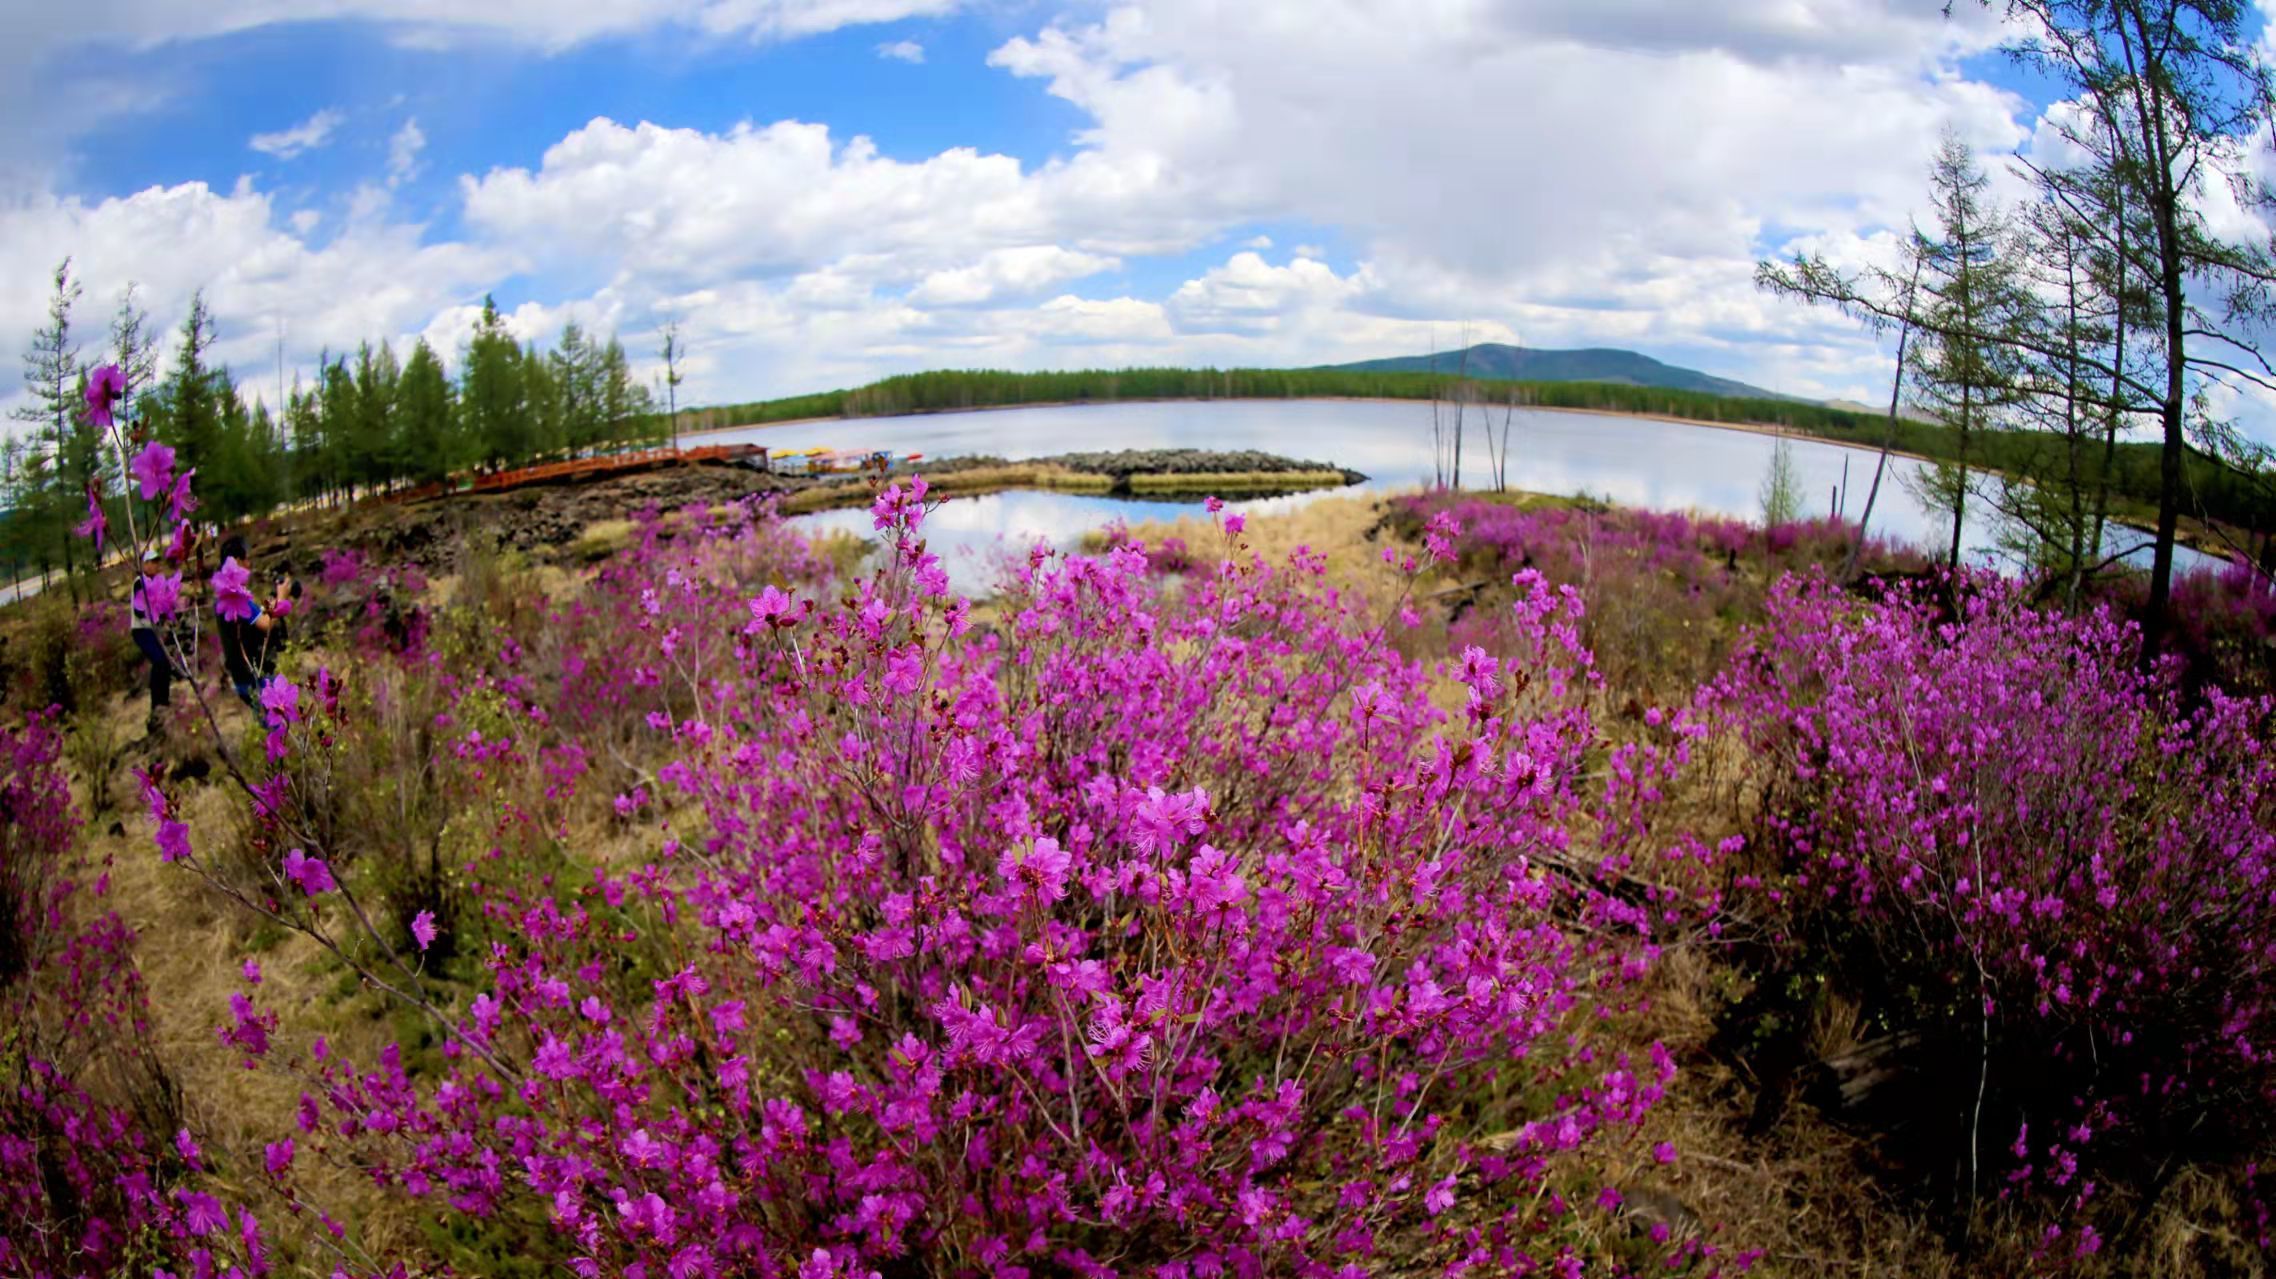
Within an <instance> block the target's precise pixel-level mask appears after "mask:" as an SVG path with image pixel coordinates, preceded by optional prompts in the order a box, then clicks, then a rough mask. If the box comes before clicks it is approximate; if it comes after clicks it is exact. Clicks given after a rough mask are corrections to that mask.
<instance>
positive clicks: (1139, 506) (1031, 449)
mask: <svg viewBox="0 0 2276 1279" xmlns="http://www.w3.org/2000/svg"><path fill="white" fill-rule="evenodd" d="M1488 421H1489V422H1490V424H1491V427H1492V429H1494V430H1495V431H1496V432H1497V433H1498V432H1499V430H1500V428H1501V422H1502V418H1501V415H1500V414H1499V413H1494V414H1491V415H1490V416H1489V418H1488ZM1470 422H1471V425H1470V434H1469V437H1468V443H1467V445H1466V446H1465V451H1464V458H1463V463H1464V464H1463V472H1462V478H1463V480H1464V482H1465V484H1466V485H1467V486H1469V487H1472V488H1476V487H1480V486H1483V485H1485V484H1487V483H1489V482H1490V477H1489V472H1488V470H1487V466H1486V457H1485V449H1484V445H1483V431H1482V430H1480V428H1479V427H1478V425H1477V418H1476V417H1475V416H1473V417H1472V418H1471V420H1470ZM702 438H703V440H704V442H707V443H723V442H728V441H749V442H751V443H755V444H766V445H769V446H771V447H776V448H805V447H812V446H826V447H831V448H840V449H885V450H889V451H891V452H893V453H897V454H906V453H923V454H924V455H925V456H927V457H961V456H970V455H975V454H987V455H992V456H996V457H1002V458H1006V459H1009V460H1014V461H1017V460H1019V459H1023V458H1032V457H1044V456H1049V455H1051V454H1056V453H1069V452H1077V451H1087V450H1102V451H1111V450H1115V449H1156V448H1199V449H1258V450H1262V451H1264V452H1268V453H1277V454H1281V455H1283V456H1287V457H1293V458H1297V459H1300V460H1305V461H1315V462H1321V463H1328V464H1333V465H1336V466H1342V467H1347V468H1349V469H1351V470H1355V471H1361V472H1364V473H1365V474H1367V475H1368V476H1370V477H1371V478H1370V480H1369V482H1368V483H1367V484H1366V485H1365V486H1363V488H1365V489H1367V490H1370V491H1384V490H1391V489H1399V488H1412V487H1415V486H1418V485H1422V484H1425V483H1428V482H1429V481H1430V478H1431V474H1430V406H1429V405H1427V404H1422V403H1373V402H1365V401H1348V400H1233V401H1214V402H1198V403H1196V402H1172V403H1137V404H1102V405H1085V406H1076V407H1066V408H1025V409H992V410H986V411H981V412H974V413H941V414H932V415H927V416H922V417H903V418H867V419H854V420H848V421H830V422H816V423H809V424H806V425H801V426H786V427H760V428H751V429H746V430H736V431H724V432H719V433H717V434H712V435H707V436H704V437H702ZM1774 443H1775V441H1774V440H1773V439H1772V438H1771V437H1769V436H1767V435H1758V434H1754V433H1752V432H1746V431H1732V430H1725V429H1720V428H1716V427H1710V426H1701V425H1695V424H1691V423H1678V422H1662V421H1656V420H1653V419H1648V418H1629V417H1615V416H1611V415H1606V414H1593V413H1553V412H1545V411H1539V410H1532V411H1528V410H1522V409H1521V410H1519V411H1518V412H1517V413H1516V415H1515V416H1514V417H1513V418H1512V419H1511V421H1510V427H1509V452H1510V468H1509V485H1510V487H1512V488H1520V489H1530V490H1533V491H1535V492H1542V493H1559V494H1575V493H1590V494H1595V495H1597V496H1600V497H1606V498H1610V499H1611V500H1613V501H1615V502H1619V503H1623V504H1626V505H1633V506H1644V507H1650V508H1653V509H1656V510H1690V511H1701V512H1708V513H1713V514H1718V515H1730V516H1738V517H1741V518H1749V519H1751V518H1755V517H1756V516H1757V515H1758V514H1759V513H1760V510H1761V497H1760V493H1761V488H1762V481H1763V477H1764V475H1765V473H1766V472H1767V470H1768V469H1769V466H1770V458H1771V449H1772V447H1773V445H1774ZM1792 447H1793V458H1794V469H1795V471H1796V473H1797V475H1798V476H1799V478H1800V480H1801V487H1802V494H1803V510H1804V512H1805V513H1809V514H1822V513H1825V512H1826V511H1828V510H1829V509H1830V507H1831V503H1832V501H1833V493H1834V490H1835V489H1836V488H1838V487H1840V486H1841V485H1842V483H1843V481H1844V466H1845V464H1846V467H1847V476H1846V478H1847V483H1848V486H1849V487H1848V492H1849V498H1848V504H1847V505H1848V510H1849V511H1850V512H1851V513H1852V514H1853V515H1854V513H1855V512H1857V511H1858V510H1859V508H1861V507H1862V506H1863V505H1864V500H1865V489H1866V486H1867V485H1868V484H1870V483H1871V482H1872V478H1873V463H1874V454H1872V453H1871V452H1867V451H1864V450H1859V449H1851V448H1844V447H1842V446H1839V445H1834V444H1826V443H1821V442H1817V441H1811V440H1794V441H1792ZM920 469H921V466H920ZM1917 469H1918V464H1917V463H1913V462H1908V461H1905V460H1903V459H1901V458H1899V459H1892V460H1891V462H1890V466H1889V474H1888V476H1887V477H1886V478H1884V479H1883V481H1882V484H1881V493H1880V497H1879V498H1878V499H1877V501H1876V502H1875V505H1874V510H1873V532H1874V533H1875V534H1876V535H1877V536H1881V537H1890V538H1896V539H1900V540H1903V541H1908V542H1914V543H1918V544H1921V545H1928V546H1936V545H1943V544H1945V543H1946V542H1947V541H1948V539H1949V525H1947V524H1944V523H1942V522H1941V521H1939V520H1937V519H1934V518H1932V517H1931V516H1930V515H1929V513H1928V512H1927V511H1925V510H1923V509H1922V507H1921V505H1920V503H1919V502H1918V501H1917V500H1915V499H1914V497H1913V496H1912V494H1911V493H1910V492H1909V491H1907V488H1906V486H1905V485H1904V484H1903V483H1902V478H1903V477H1904V476H1905V475H1908V474H1911V473H1912V472H1914V471H1916V470H1917ZM1317 496H1319V495H1318V494H1298V495H1294V496H1284V497H1274V498H1265V499H1259V500H1255V501H1246V502H1233V503H1230V505H1231V506H1233V507H1234V508H1235V509H1239V510H1250V511H1264V510H1287V509H1291V508H1292V507H1294V506H1296V505H1300V504H1302V503H1303V502H1306V501H1310V500H1314V499H1315V498H1316V497H1317ZM1200 509H1201V504H1200V503H1199V502H1198V501H1185V502H1149V501H1128V500H1122V499H1115V498H1101V497H1084V496H1079V495H1075V494H1066V493H1039V492H1016V493H999V494H993V495H989V496H985V497H976V498H958V499H956V500H954V501H952V502H949V503H948V504H947V505H946V506H944V507H943V508H942V509H941V510H940V511H938V512H936V513H935V514H934V515H932V516H931V517H930V518H929V519H928V520H927V522H926V531H927V533H928V534H929V538H930V542H931V544H932V547H933V549H934V551H935V552H936V553H938V554H940V556H941V557H942V559H944V560H946V561H948V562H949V565H950V569H951V576H952V577H953V578H954V580H955V581H956V584H957V586H958V588H959V589H962V590H972V589H976V588H979V587H982V586H984V585H985V582H986V575H985V573H983V572H980V571H979V563H980V557H982V556H985V555H987V554H990V553H991V552H993V551H994V550H995V549H996V548H998V547H1005V546H1008V547H1011V548H1013V549H1015V550H1022V551H1023V550H1025V549H1026V548H1027V547H1028V546H1029V545H1032V544H1033V542H1034V541H1035V539H1037V538H1044V539H1047V540H1049V541H1050V542H1051V543H1052V544H1053V545H1055V546H1059V547H1068V546H1072V545H1073V544H1074V543H1075V542H1076V540H1077V539H1079V538H1080V537H1081V536H1082V534H1083V533H1084V532H1086V531H1088V530H1090V529H1094V528H1098V527H1100V526H1101V525H1104V524H1107V523H1109V522H1111V521H1113V520H1115V519H1118V518H1119V519H1123V520H1127V521H1129V522H1131V523H1138V522H1141V521H1143V520H1146V519H1151V518H1174V517H1176V516H1178V515H1181V514H1189V513H1194V512H1198V511H1199V510H1200ZM802 518H803V519H804V520H805V521H806V522H808V523H810V524H812V525H815V526H819V527H825V528H842V529H846V530H848V531H851V532H855V533H859V534H862V535H864V536H866V535H868V534H869V533H870V531H871V530H870V523H869V516H868V514H867V512H862V511H832V512H825V513H822V514H819V515H812V516H805V517H802ZM2124 532H2125V531H2124V530H2120V533H2121V534H2123V533H2124ZM1992 538H1993V530H1992V529H1991V528H1990V527H1989V526H1988V525H1987V524H1985V523H1984V522H1982V521H1980V520H1978V519H1974V518H1971V519H1970V521H1969V527H1968V531H1967V536H1966V538H1965V539H1964V540H1965V545H1966V547H1967V551H1968V554H1969V557H1970V558H1971V559H1978V560H1981V559H1986V558H1988V557H1989V554H1990V546H1991V542H1992ZM2182 562H2183V563H2184V564H2186V563H2190V562H2195V561H2194V557H2189V556H2184V557H2183V561H2182Z"/></svg>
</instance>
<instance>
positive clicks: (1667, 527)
mask: <svg viewBox="0 0 2276 1279" xmlns="http://www.w3.org/2000/svg"><path fill="white" fill-rule="evenodd" d="M1529 502H1530V504H1527V503H1512V502H1510V501H1507V500H1501V499H1496V498H1494V497H1490V496H1486V495H1480V494H1460V493H1444V492H1441V493H1429V494H1423V495H1420V496H1416V497H1410V498H1402V499H1398V503H1397V508H1398V509H1397V514H1396V517H1395V521H1394V522H1395V523H1399V524H1402V525H1404V526H1406V527H1407V528H1408V529H1409V531H1414V532H1419V530H1420V527H1421V525H1422V524H1423V522H1424V521H1425V520H1426V519H1428V518H1429V517H1430V516H1431V515H1433V514H1439V513H1443V514H1446V515H1448V516H1450V517H1452V518H1453V519H1454V521H1455V522H1456V523H1457V524H1458V525H1459V526H1460V528H1461V530H1462V532H1461V534H1460V536H1459V537H1457V538H1455V539H1454V540H1453V543H1452V550H1453V554H1454V556H1455V559H1456V561H1457V563H1458V566H1459V570H1460V576H1462V577H1464V578H1484V579H1485V580H1487V581H1488V582H1494V581H1499V580H1501V579H1502V578H1503V577H1504V576H1505V575H1507V574H1509V573H1511V572H1516V571H1521V570H1525V569H1533V570H1535V571H1538V572H1539V573H1541V574H1542V576H1544V577H1546V578H1547V579H1548V580H1550V581H1552V582H1555V583H1558V584H1560V585H1569V586H1572V587H1573V588H1574V589H1576V590H1578V591H1579V592H1580V593H1581V597H1582V598H1583V600H1585V601H1586V603H1587V617H1586V621H1585V623H1584V636H1585V638H1586V640H1587V643H1588V647H1589V649H1590V651H1591V652H1592V653H1594V654H1595V657H1596V660H1597V662H1598V663H1599V665H1600V667H1601V668H1602V669H1603V670H1604V672H1605V674H1606V676H1607V678H1608V680H1609V681H1610V683H1611V684H1612V685H1613V686H1615V687H1617V688H1620V689H1623V690H1627V691H1629V692H1631V693H1634V694H1637V695H1640V696H1645V697H1648V698H1650V699H1652V700H1656V701H1661V702H1668V703H1680V702H1684V701H1687V700H1689V698H1690V697H1691V694H1692V692H1693V690H1694V689H1696V688H1697V687H1698V686H1699V685H1700V684H1702V683H1704V682H1705V681H1706V680H1708V679H1709V678H1711V677H1712V676H1713V675H1714V674H1715V672H1716V671H1718V670H1720V669H1721V667H1722V663H1723V660H1724V658H1725V656H1726V654H1727V653H1728V651H1729V642H1730V640H1731V639H1732V638H1733V637H1734V635H1735V627H1736V626H1737V625H1739V624H1744V623H1749V622H1753V621H1756V620H1758V619H1759V618H1760V617H1761V615H1762V601H1763V598H1764V596H1765V595H1766V593H1767V592H1768V589H1769V585H1770V583H1771V582H1773V581H1775V580H1776V579H1777V578H1778V577H1779V576H1780V575H1782V574H1783V573H1786V572H1789V571H1796V570H1801V571H1807V570H1809V569H1811V568H1813V567H1826V566H1831V565H1835V564H1838V563H1840V562H1841V561H1842V559H1843V558H1844V557H1845V556H1846V555H1847V553H1848V549H1849V544H1850V542H1851V541H1853V540H1854V539H1855V537H1856V530H1855V529H1854V528H1853V527H1852V526H1850V525H1848V524H1845V523H1842V522H1839V521H1833V520H1824V519H1818V520H1805V521H1799V522H1796V523H1792V524H1784V525H1779V526H1777V527H1775V528H1771V529H1767V530H1765V529H1762V528H1760V527H1758V526H1755V525H1752V524H1748V523H1746V522H1744V521H1741V520H1731V519H1721V518H1716V517H1712V516H1694V515H1687V514H1684V513H1681V512H1663V511H1647V510H1635V509H1629V508H1625V507H1604V506H1599V505H1597V504H1594V503H1591V502H1588V501H1586V500H1585V499H1584V500H1579V501H1575V502H1570V503H1554V502H1551V503H1542V502H1537V501H1530V500H1529ZM1866 552H1867V553H1866V559H1865V562H1866V563H1868V564H1870V565H1874V566H1876V567H1879V568H1883V569H1888V568H1902V567H1906V566H1907V565H1908V564H1910V563H1911V562H1913V561H1914V560H1916V559H1917V557H1916V556H1913V555H1911V553H1910V552H1906V551H1903V550H1900V549H1899V548H1897V547H1895V546H1893V545H1891V544H1888V543H1886V542H1883V541H1880V540H1877V539H1876V540H1874V541H1872V542H1870V543H1869V544H1868V546H1867V548H1866ZM1504 629H1505V620H1504V615H1503V613H1502V612H1501V611H1500V610H1499V609H1494V608H1483V609H1477V610H1473V611H1466V612H1463V613H1461V614H1460V615H1459V616H1457V618H1456V619H1455V621H1454V624H1453V627H1452V629H1451V631H1450V634H1449V643H1450V645H1451V646H1452V647H1453V648H1454V649H1456V650H1457V651H1459V650H1460V649H1461V648H1462V647H1464V646H1467V645H1472V644H1475V645H1478V646H1480V647H1482V648H1485V649H1487V650H1488V651H1496V650H1498V649H1499V648H1500V647H1501V646H1502V645H1503V644H1504V642H1505V640H1504V638H1503V635H1502V632H1503V631H1504Z"/></svg>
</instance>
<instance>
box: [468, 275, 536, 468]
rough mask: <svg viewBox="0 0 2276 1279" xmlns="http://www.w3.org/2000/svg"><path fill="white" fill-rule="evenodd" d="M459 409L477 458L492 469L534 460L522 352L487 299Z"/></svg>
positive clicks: (472, 343)
mask: <svg viewBox="0 0 2276 1279" xmlns="http://www.w3.org/2000/svg"><path fill="white" fill-rule="evenodd" d="M460 366H461V367H462V368H463V369H464V370H465V371H464V373H463V375H462V382H461V385H460V390H459V407H460V411H461V413H462V414H463V415H464V418H465V422H466V431H467V434H468V435H469V436H470V437H471V438H472V439H473V441H474V442H475V444H476V449H477V451H476V456H477V457H478V458H479V459H480V460H481V461H482V462H483V463H484V464H486V465H488V466H490V467H492V468H494V469H495V468H498V467H503V466H507V465H511V464H513V463H516V462H519V461H521V460H522V459H524V458H526V457H528V456H529V453H530V444H531V434H532V433H531V430H530V421H529V406H528V404H527V403H526V401H525V400H524V399H523V394H522V352H521V348H520V347H519V346H517V345H515V343H514V339H513V337H512V336H511V335H510V334H508V333H507V332H506V322H505V319H504V317H502V316H500V315H499V314H498V304H497V303H496V302H495V301H493V300H491V299H490V298H487V297H485V298H483V299H482V318H481V319H479V320H477V321H476V322H475V325H474V335H473V336H472V337H471V338H469V339H468V341H467V344H466V353H465V358H463V359H462V360H461V361H460Z"/></svg>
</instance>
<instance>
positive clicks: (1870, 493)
mask: <svg viewBox="0 0 2276 1279" xmlns="http://www.w3.org/2000/svg"><path fill="white" fill-rule="evenodd" d="M1920 265H1921V259H1920V257H1919V256H1918V255H1917V254H1916V255H1915V256H1914V257H1913V263H1912V280H1911V282H1910V283H1908V284H1907V285H1906V286H1905V301H1904V307H1905V318H1904V323H1903V324H1902V325H1900V326H1899V327H1898V329H1897V375H1896V377H1894V378H1892V379H1891V380H1890V382H1889V429H1888V431H1887V432H1886V433H1885V434H1883V435H1882V437H1881V456H1880V457H1879V458H1876V459H1875V460H1874V462H1873V482H1872V483H1871V484H1868V485H1866V486H1865V509H1864V510H1862V511H1859V512H1858V513H1857V539H1856V540H1855V541H1853V542H1851V543H1850V544H1849V558H1848V559H1847V560H1845V561H1844V562H1843V563H1842V566H1841V580H1842V581H1843V582H1851V581H1855V580H1856V578H1857V568H1858V564H1859V563H1860V562H1861V561H1862V560H1863V559H1864V556H1865V530H1866V527H1867V526H1868V525H1870V524H1872V522H1873V501H1874V499H1875V498H1878V497H1879V496H1880V495H1881V476H1882V475H1883V474H1884V473H1886V472H1887V471H1888V469H1889V453H1890V451H1891V450H1892V449H1894V448H1896V446H1897V402H1898V401H1899V400H1900V399H1901V398H1903V396H1904V391H1905V355H1906V354H1907V351H1908V348H1909V347H1910V346H1911V345H1912V308H1913V297H1914V295H1915V292H1916V291H1917V290H1918V289H1919V288H1920Z"/></svg>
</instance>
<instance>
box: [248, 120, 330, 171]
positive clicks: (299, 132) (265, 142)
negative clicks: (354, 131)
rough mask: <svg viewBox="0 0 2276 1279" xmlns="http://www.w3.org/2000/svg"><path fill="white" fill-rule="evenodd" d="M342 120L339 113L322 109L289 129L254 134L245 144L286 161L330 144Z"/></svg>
mask: <svg viewBox="0 0 2276 1279" xmlns="http://www.w3.org/2000/svg"><path fill="white" fill-rule="evenodd" d="M346 120H347V117H346V116H344V115H342V114H340V112H338V111H336V110H334V109H332V108H331V107H326V108H324V109H323V110H321V111H319V112H317V113H316V114H315V115H312V116H310V117H308V118H307V119H306V120H303V121H301V122H300V123H299V124H296V125H294V126H292V127H291V128H289V129H279V130H278V131H276V132H275V133H256V134H254V135H253V136H252V137H251V138H248V139H247V140H246V142H245V145H246V146H249V147H251V148H253V149H254V150H255V151H258V152H260V153H261V154H263V155H268V156H274V157H276V158H277V159H279V160H290V159H292V158H293V157H294V156H296V155H299V154H300V153H301V152H303V151H314V150H315V149H316V148H318V147H321V146H323V145H324V144H325V143H327V142H330V141H331V140H332V133H333V131H334V130H336V129H338V128H339V127H340V125H341V124H342V123H344V122H345V121H346Z"/></svg>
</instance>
